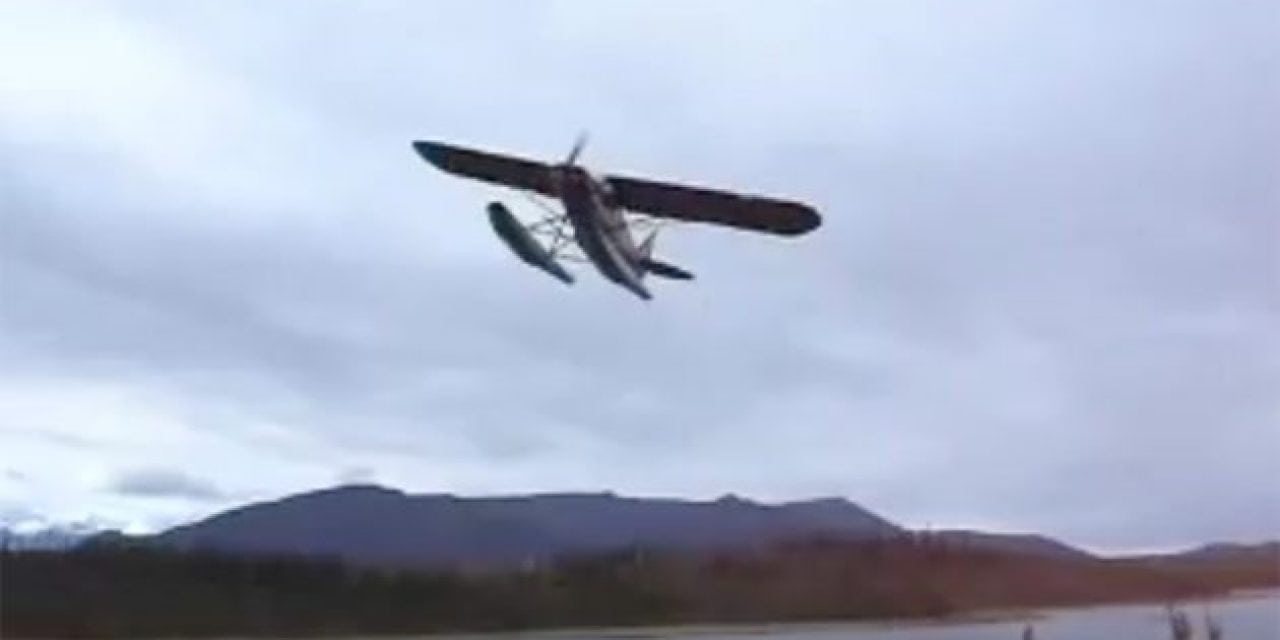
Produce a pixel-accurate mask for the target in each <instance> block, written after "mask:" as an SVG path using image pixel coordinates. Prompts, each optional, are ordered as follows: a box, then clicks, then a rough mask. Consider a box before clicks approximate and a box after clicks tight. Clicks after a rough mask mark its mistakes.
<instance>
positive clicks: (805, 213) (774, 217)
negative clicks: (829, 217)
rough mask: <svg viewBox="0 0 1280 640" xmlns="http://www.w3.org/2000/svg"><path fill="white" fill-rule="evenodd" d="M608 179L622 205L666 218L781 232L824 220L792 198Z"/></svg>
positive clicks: (788, 232) (796, 232) (792, 231)
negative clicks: (785, 198) (765, 196)
mask: <svg viewBox="0 0 1280 640" xmlns="http://www.w3.org/2000/svg"><path fill="white" fill-rule="evenodd" d="M606 181H607V182H608V183H609V186H610V187H611V189H612V190H613V197H614V199H615V202H616V204H617V205H618V206H620V207H622V208H624V209H630V210H632V211H638V212H641V213H647V214H649V215H652V216H657V217H662V218H671V219H675V220H686V221H690V222H706V223H710V224H718V225H724V226H729V227H736V228H739V229H746V230H750V231H760V232H765V233H775V234H779V235H799V234H802V233H807V232H809V231H812V230H813V229H816V228H817V227H818V225H819V224H821V222H822V220H821V218H820V217H819V216H818V212H817V211H815V210H814V209H813V207H810V206H808V205H806V204H802V203H799V202H793V201H790V200H778V199H774V198H764V197H759V196H750V195H742V194H737V193H731V192H727V191H717V190H714V189H706V188H703V187H693V186H686V185H680V184H674V183H669V182H656V181H652V180H641V179H637V178H627V177H620V176H609V177H608V178H606Z"/></svg>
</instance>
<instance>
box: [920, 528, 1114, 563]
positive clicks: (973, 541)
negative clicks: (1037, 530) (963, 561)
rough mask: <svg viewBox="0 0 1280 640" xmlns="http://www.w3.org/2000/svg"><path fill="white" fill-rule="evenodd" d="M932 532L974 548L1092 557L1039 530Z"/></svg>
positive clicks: (1064, 556)
mask: <svg viewBox="0 0 1280 640" xmlns="http://www.w3.org/2000/svg"><path fill="white" fill-rule="evenodd" d="M932 535H934V536H935V537H938V538H940V539H942V540H944V541H946V542H948V543H949V544H951V545H953V546H963V547H968V548H970V549H974V550H982V551H999V552H1002V553H1012V554H1020V555H1033V556H1041V557H1049V558H1062V559H1067V560H1070V559H1079V560H1084V559H1087V558H1092V557H1094V556H1093V555H1092V554H1090V553H1088V552H1087V551H1084V550H1083V549H1078V548H1076V547H1073V546H1070V545H1068V544H1066V543H1063V542H1061V541H1058V540H1054V539H1053V538H1049V537H1047V536H1042V535H1038V534H1027V533H989V532H984V531H968V530H954V529H953V530H944V531H937V532H934V533H933V534H932Z"/></svg>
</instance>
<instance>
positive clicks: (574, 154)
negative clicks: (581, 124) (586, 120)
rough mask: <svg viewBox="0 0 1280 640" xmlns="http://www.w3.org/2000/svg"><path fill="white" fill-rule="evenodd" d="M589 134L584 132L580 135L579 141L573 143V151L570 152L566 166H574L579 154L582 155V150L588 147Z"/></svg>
mask: <svg viewBox="0 0 1280 640" xmlns="http://www.w3.org/2000/svg"><path fill="white" fill-rule="evenodd" d="M587 137H588V136H587V132H586V131H583V132H582V133H580V134H578V139H577V140H576V141H575V142H574V143H573V150H572V151H570V152H569V158H568V159H567V160H565V161H564V163H565V164H566V165H570V166H572V165H573V163H574V162H577V160H578V154H580V153H582V148H583V147H585V146H587Z"/></svg>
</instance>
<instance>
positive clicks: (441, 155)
mask: <svg viewBox="0 0 1280 640" xmlns="http://www.w3.org/2000/svg"><path fill="white" fill-rule="evenodd" d="M413 148H414V150H416V151H417V152H418V155H420V156H422V158H423V159H424V160H426V161H427V162H430V163H431V164H433V165H435V166H436V167H437V168H439V169H441V170H442V171H446V172H448V173H452V174H454V175H458V176H462V177H464V178H471V179H473V180H482V181H484V182H491V183H493V184H499V185H502V186H504V187H512V188H515V189H525V190H528V191H535V192H537V193H540V194H542V195H544V196H549V197H555V196H556V193H555V186H554V185H553V184H552V182H551V167H550V166H549V165H546V164H543V163H541V162H535V161H533V160H525V159H524V158H518V157H515V156H508V155H501V154H497V153H489V152H487V151H477V150H475V149H468V148H465V147H457V146H454V145H448V144H443V143H439V142H427V141H421V140H420V141H417V142H414V143H413Z"/></svg>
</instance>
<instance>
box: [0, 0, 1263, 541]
mask: <svg viewBox="0 0 1280 640" xmlns="http://www.w3.org/2000/svg"><path fill="white" fill-rule="evenodd" d="M107 6H109V7H110V11H111V12H112V13H113V14H117V13H118V16H119V17H120V19H122V20H126V21H130V23H133V22H136V23H137V24H142V25H146V26H147V27H148V28H150V29H151V30H152V31H148V32H147V33H155V34H160V35H162V36H165V37H166V38H168V39H169V40H170V41H172V42H175V43H179V44H180V47H179V48H178V49H177V51H178V52H179V53H182V52H186V53H190V54H191V57H192V58H195V59H199V60H201V61H204V62H205V63H207V64H209V65H211V66H212V68H213V70H214V71H216V72H217V73H219V74H222V75H225V76H229V77H233V78H236V79H237V80H239V81H242V82H243V83H244V86H245V87H247V91H248V93H249V94H250V95H251V96H256V97H260V98H262V100H263V101H264V102H267V103H269V104H271V105H276V104H283V105H285V107H286V108H285V109H284V111H285V112H287V113H291V114H293V113H297V114H301V116H302V119H304V120H306V121H308V122H315V123H319V124H318V125H317V127H316V130H317V131H322V132H323V133H324V135H323V136H320V135H317V136H314V137H309V136H306V135H298V134H295V133H291V132H289V131H283V132H273V131H271V130H270V127H263V129H262V130H259V129H258V128H255V126H253V125H244V126H245V127H247V129H246V131H247V133H246V132H245V131H240V130H238V129H234V130H230V131H229V132H228V133H227V134H226V135H227V136H229V141H228V143H227V144H229V145H233V146H234V144H236V143H237V141H239V142H240V143H243V144H244V145H245V148H246V149H250V150H252V153H253V155H254V158H255V159H254V162H255V163H260V165H261V166H262V167H264V172H266V173H267V174H268V175H273V176H278V179H279V182H280V186H279V187H278V188H273V187H272V185H271V183H270V181H263V182H262V183H261V184H259V183H258V182H253V183H251V184H250V185H248V186H245V185H242V184H240V183H236V188H235V189H230V188H229V189H228V190H227V191H226V192H225V193H220V194H219V193H214V194H213V195H212V196H210V200H209V201H205V202H202V201H200V200H198V199H193V198H191V197H189V196H187V195H185V193H184V192H183V190H182V189H181V188H180V186H181V183H179V184H171V183H169V182H167V181H165V180H161V179H159V178H157V177H156V176H155V175H153V174H151V173H149V172H148V170H147V169H146V167H147V166H148V165H147V164H146V163H142V162H138V163H130V162H129V158H130V153H131V152H132V151H133V150H132V149H131V148H129V147H128V146H127V145H124V146H123V147H122V148H120V149H116V150H115V152H116V153H114V154H109V155H106V156H103V155H96V154H94V153H91V152H90V151H86V150H84V149H81V148H79V147H77V145H76V143H75V141H58V143H57V144H54V143H50V144H46V145H33V144H31V143H29V142H21V143H20V142H19V140H21V139H20V138H18V137H17V134H16V133H15V132H7V131H6V130H5V129H4V128H3V125H2V124H0V164H3V165H4V166H6V167H10V166H11V167H15V170H14V172H13V173H12V174H11V175H12V177H10V178H8V181H7V182H6V183H5V184H4V189H3V190H2V191H0V196H2V197H3V198H4V199H3V201H0V202H3V206H4V211H3V215H4V219H3V225H4V233H0V271H2V273H3V277H2V278H0V287H3V296H4V299H5V304H4V305H0V355H3V356H4V359H3V362H4V364H3V365H0V368H2V369H0V370H7V371H8V372H9V373H24V372H36V371H39V372H42V373H45V374H52V375H57V374H60V373H62V374H69V373H70V372H76V373H84V372H90V373H92V374H93V375H98V376H103V377H106V378H110V379H117V380H130V381H134V382H135V383H136V384H139V385H146V386H157V387H163V388H165V389H169V390H171V391H172V392H173V394H174V395H175V396H176V397H179V398H184V399H185V400H186V401H187V402H189V403H190V404H191V405H192V406H193V407H196V408H198V410H195V411H193V412H192V413H195V414H198V415H200V416H202V418H201V420H202V421H198V422H197V423H196V424H197V428H199V429H201V430H204V431H210V432H217V433H219V434H220V435H224V436H226V437H230V438H236V439H239V440H242V441H244V442H254V443H256V442H263V443H264V445H263V447H264V449H266V450H276V449H278V450H279V452H278V454H277V455H279V456H281V457H285V456H298V457H308V456H318V455H319V454H316V453H312V452H310V451H307V452H300V451H296V450H289V449H288V448H287V447H281V446H278V445H276V446H274V449H273V448H272V445H271V444H270V441H269V439H267V438H266V437H265V436H263V435H262V434H260V433H258V432H256V431H255V427H252V426H248V425H250V424H251V423H253V422H255V420H265V421H269V422H273V423H281V424H285V425H289V428H291V429H295V430H297V431H299V432H305V434H306V435H307V436H308V437H313V438H315V439H317V440H319V441H322V442H326V443H330V444H332V445H333V446H334V447H337V448H339V449H340V450H344V451H350V452H351V454H352V456H353V458H358V459H359V460H360V462H359V463H358V464H356V463H352V464H351V465H349V466H348V467H347V470H348V471H349V472H351V473H355V470H361V471H360V474H359V476H360V477H364V471H363V470H366V469H367V470H369V471H371V472H372V471H376V472H377V475H376V477H378V478H380V479H381V478H387V480H388V481H393V480H401V479H403V480H404V481H405V482H407V483H410V484H419V485H428V484H430V483H432V482H444V483H448V484H450V486H445V487H436V486H408V487H406V488H408V489H415V488H420V489H450V488H458V487H462V488H474V489H477V490H522V489H533V488H554V489H560V488H582V489H591V490H596V489H606V488H607V489H616V490H621V491H628V490H630V491H636V492H646V493H652V492H665V493H683V494H705V495H713V496H714V495H719V494H721V493H726V492H736V493H750V494H755V495H758V496H760V497H763V498H768V497H795V496H797V495H801V494H808V495H812V494H818V493H842V494H846V495H849V496H850V497H852V498H854V499H857V500H861V501H863V502H865V503H867V505H868V506H869V507H871V508H877V509H881V510H883V511H885V512H886V514H887V515H889V516H891V517H897V518H901V519H904V520H906V521H908V522H910V523H917V524H918V523H922V522H924V521H932V522H934V523H944V522H948V521H952V522H961V523H963V522H967V521H984V522H986V521H989V522H996V523H1001V524H1004V525H1007V526H1010V527H1013V528H1019V529H1040V530H1046V531H1049V532H1053V533H1060V534H1062V535H1064V536H1066V537H1068V538H1069V539H1072V540H1078V541H1082V542H1087V543H1090V544H1098V545H1124V544H1135V545H1144V544H1153V543H1163V542H1178V543H1181V542H1190V541H1195V540H1198V539H1202V538H1209V537H1247V536H1251V535H1255V534H1257V532H1266V531H1274V530H1276V523H1275V522H1274V521H1273V520H1271V519H1268V516H1267V515H1266V514H1262V513H1260V512H1259V510H1258V509H1256V508H1255V509H1248V508H1240V509H1238V510H1232V509H1228V505H1230V506H1232V507H1233V508H1234V507H1236V506H1241V507H1244V506H1247V505H1251V504H1252V505H1259V504H1275V503H1276V502H1278V501H1280V487H1276V485H1275V484H1274V483H1272V482H1268V481H1266V480H1265V479H1266V478H1268V477H1269V475H1268V474H1267V472H1266V467H1267V464H1268V461H1270V460H1273V459H1274V456H1275V455H1276V453H1277V452H1278V451H1280V425H1277V424H1276V422H1275V416H1276V404H1275V401H1274V400H1272V399H1271V397H1272V396H1273V395H1274V393H1273V391H1274V388H1275V387H1276V385H1277V384H1278V382H1280V345H1278V341H1280V337H1278V335H1277V333H1276V329H1275V327H1276V326H1280V284H1278V283H1277V275H1276V271H1275V270H1274V264H1275V259H1276V249H1275V245H1274V238H1275V237H1276V235H1277V232H1278V231H1280V229H1277V219H1276V218H1275V212H1276V211H1278V210H1280V186H1277V184H1276V183H1275V181H1274V180H1273V176H1274V175H1275V174H1276V171H1277V169H1278V168H1280V161H1278V160H1277V158H1276V156H1275V141H1276V140H1278V139H1280V130H1277V127H1278V126H1280V125H1277V123H1276V120H1275V119H1274V117H1273V116H1272V115H1271V114H1273V113H1275V112H1277V111H1280V87H1278V86H1277V81H1276V80H1275V78H1276V77H1278V76H1280V73H1277V70H1278V67H1280V53H1278V52H1277V46H1278V45H1276V44H1275V43H1274V38H1272V37H1270V34H1269V33H1267V29H1266V25H1267V21H1266V19H1265V18H1266V16H1265V15H1258V14H1259V13H1265V12H1266V10H1265V9H1259V10H1257V11H1255V10H1253V9H1250V8H1248V7H1239V6H1238V7H1233V8H1232V9H1230V10H1224V9H1222V8H1207V7H1204V6H1202V5H1196V4H1194V3H1159V4H1156V3H1137V4H1133V5H1126V6H1125V7H1115V6H1113V5H1112V4H1108V3H1076V4H1072V5H1070V6H1069V7H1068V6H1066V5H1054V4H1051V3H1024V4H1019V5H1016V6H1015V5H1006V4H1003V3H990V4H983V5H980V6H977V7H975V6H974V5H967V6H966V7H964V8H963V9H944V8H938V7H934V8H933V9H935V10H936V11H937V12H933V11H931V12H929V13H928V14H927V15H926V14H924V13H922V12H920V11H918V9H913V8H910V7H907V6H905V5H903V6H898V5H890V6H881V5H874V4H861V5H860V4H854V3H840V2H837V3H832V4H830V5H818V4H810V5H805V6H803V7H799V8H797V9H796V10H794V11H792V10H788V11H785V12H780V13H777V14H776V15H775V14H774V13H769V14H767V15H765V14H763V13H762V14H759V15H753V12H750V11H745V12H744V11H734V12H733V15H734V16H737V17H734V18H732V19H730V20H729V21H728V22H725V23H724V24H723V25H721V27H718V28H716V29H711V28H708V25H710V24H711V23H713V22H714V23H716V24H717V25H720V24H721V21H722V18H723V15H721V14H719V13H717V12H715V11H712V10H710V9H699V8H697V7H693V8H689V9H687V10H683V11H682V12H681V13H679V14H678V15H677V16H675V17H668V16H664V17H663V18H662V19H661V20H659V19H658V17H657V16H655V15H654V14H651V13H648V12H645V11H640V10H637V9H633V8H624V7H620V6H617V5H604V6H595V5H592V6H588V5H577V4H572V3H568V4H550V5H545V6H540V7H539V8H536V9H535V8H530V7H528V6H525V7H520V8H512V7H509V6H508V5H505V4H504V5H501V6H500V7H499V6H497V5H495V6H492V7H488V8H487V9H488V10H486V9H485V8H483V7H482V8H476V9H464V8H459V7H443V8H442V7H435V8H433V9H432V10H426V9H424V8H422V7H420V6H418V5H416V4H411V3H409V4H396V3H380V4H377V5H371V8H370V7H366V8H359V9H352V8H340V7H338V6H336V5H335V6H326V5H319V6H318V7H317V6H316V5H313V4H307V5H306V8H305V9H303V8H302V5H300V4H296V5H295V4H289V3H273V4H272V5H271V6H268V7H261V6H257V5H253V6H250V5H249V4H243V5H237V4H234V3H211V4H208V5H182V6H176V5H171V4H168V3H123V4H119V5H107ZM735 6H736V5H735ZM494 9H500V13H499V14H495V13H494V11H492V10H494ZM757 10H758V11H760V12H765V11H768V10H767V9H766V8H765V7H763V6H760V7H757ZM957 11H963V12H964V13H965V19H963V20H960V19H958V17H957V16H956V15H953V14H951V12H957ZM263 12H266V14H274V15H275V17H276V18H278V19H268V18H267V17H264V13H263ZM495 15H497V17H495ZM286 18H287V20H286ZM669 18H670V19H669ZM286 22H287V23H290V24H297V25H298V28H297V29H291V30H289V33H283V32H280V31H279V30H273V29H268V28H265V27H263V25H270V24H283V23H286ZM658 22H661V23H663V24H662V25H661V26H662V28H658V26H659V25H658V24H656V23H658ZM1273 23H1274V21H1273ZM333 24H342V25H343V27H344V28H343V29H342V30H341V33H342V34H343V35H342V36H341V38H342V39H343V43H341V46H339V44H338V43H334V42H332V41H330V40H328V39H324V38H320V37H319V36H318V35H317V34H321V33H332V30H330V29H327V28H326V25H333ZM685 32H690V33H698V34H699V37H698V38H688V37H685V36H684V35H682V34H684V33H685ZM747 42H750V43H753V44H751V45H750V46H748V45H746V44H744V43H747ZM442 52H450V53H449V54H448V55H445V54H444V53H442ZM301 61H305V64H302V63H301ZM189 126H190V127H191V128H192V129H197V130H198V129H200V128H201V127H204V126H211V125H208V123H204V122H192V123H189ZM579 127H587V128H590V129H591V130H592V131H593V133H594V137H593V139H594V142H593V143H592V145H591V146H590V147H588V150H587V160H589V161H591V162H592V163H593V164H598V165H599V166H600V168H601V169H603V170H615V169H616V170H618V171H626V172H632V173H646V174H652V175H658V176H659V177H670V178H675V179H688V180H691V181H701V182H708V183H717V184H728V185H734V186H740V187H743V188H749V189H758V190H764V191H770V192H783V193H786V194H788V195H794V196H796V197H803V198H806V199H811V200H813V201H815V202H817V203H818V204H819V205H820V207H821V208H822V210H823V212H824V214H825V215H826V222H825V224H824V226H823V228H822V229H821V230H820V231H819V233H817V234H815V235H813V236H808V237H806V238H803V239H800V240H798V241H795V242H791V241H784V240H775V239H771V238H761V237H757V236H753V235H750V234H739V233H734V232H727V231H724V230H719V229H714V230H713V229H704V228H698V227H678V228H676V229H673V230H671V231H670V232H666V233H665V234H664V236H663V237H662V238H661V239H660V243H659V251H660V252H661V253H662V255H663V256H664V257H667V258H669V259H670V260H672V261H673V262H675V263H677V264H682V265H686V266H688V267H689V268H690V269H691V270H693V271H694V272H695V273H697V274H698V276H699V279H698V280H697V281H695V282H694V283H692V284H684V283H677V284H674V285H668V284H667V283H662V284H661V285H659V286H658V291H659V295H658V299H657V300H656V301H655V302H654V303H651V304H647V305H646V304H640V303H637V302H636V301H634V300H632V299H630V298H628V297H627V296H626V295H625V294H621V293H618V292H615V291H614V290H612V289H611V288H609V287H608V286H606V285H604V284H601V283H599V282H597V281H596V279H595V278H593V277H592V276H591V274H589V273H584V274H583V276H584V277H583V279H582V282H581V283H580V284H579V285H578V286H577V287H575V288H574V289H565V288H563V287H561V286H560V285H559V284H557V283H554V282H552V281H550V280H548V279H547V278H545V276H542V275H541V274H538V273H536V272H533V271H532V270H528V269H526V268H524V267H523V266H521V265H519V264H518V263H515V262H513V261H511V260H509V259H508V258H507V256H505V255H504V254H503V253H502V249H501V247H500V246H499V245H497V244H496V243H494V242H493V241H492V239H491V238H489V237H488V230H487V228H486V227H485V225H484V223H483V220H482V219H481V218H480V215H481V214H480V207H481V206H482V204H483V201H484V198H486V197H489V195H490V194H489V192H488V191H485V190H481V189H478V188H473V187H472V186H468V185H463V184H460V183H459V182H458V181H455V180H452V179H449V178H447V177H444V176H440V175H439V174H436V173H433V172H431V171H429V170H428V169H427V168H426V167H424V166H422V165H421V163H420V162H418V160H417V159H416V158H414V157H413V156H412V154H411V153H410V151H409V147H408V141H409V140H411V139H413V138H414V137H419V136H421V137H447V138H451V139H457V140H460V141H463V142H470V143H474V144H482V145H486V146H492V147H498V148H506V149H510V150H513V151H519V152H524V153H530V154H539V155H545V156H554V155H556V154H559V153H563V147H564V146H565V145H567V143H568V142H569V141H570V138H571V137H572V134H573V133H575V132H576V130H577V129H578V128H579ZM251 137H252V138H253V139H252V140H250V139H249V138H251ZM175 144H179V141H175ZM246 153H248V152H246ZM205 161H206V162H207V163H209V164H210V173H211V174H213V175H219V174H221V173H222V172H225V171H228V170H229V169H227V167H228V166H231V167H234V165H235V164H236V163H237V162H238V161H240V158H238V157H237V154H227V155H225V156H218V157H210V158H207V159H206V160H205ZM255 166H256V165H255ZM264 184H265V185H266V186H263V185H264ZM297 185H303V187H304V188H302V189H300V191H303V192H308V191H309V192H310V193H305V194H303V195H299V194H298V193H295V191H298V190H299V189H298V187H297ZM260 192H261V193H260ZM511 203H512V204H513V206H514V207H516V208H517V209H520V210H522V211H523V210H524V209H526V208H527V207H528V205H527V204H526V203H525V202H524V201H523V200H519V199H516V198H515V197H513V198H512V200H511ZM211 407H217V408H219V410H220V411H213V410H212V409H211ZM239 418H253V419H254V420H249V419H244V420H241V419H239ZM317 463H318V464H322V465H323V466H324V468H326V469H330V470H332V469H334V468H335V466H334V464H333V462H332V460H318V461H317ZM341 464H347V463H346V462H343V463H341ZM398 465H403V467H401V466H398ZM392 468H396V469H399V468H413V469H419V468H420V469H424V471H421V472H420V473H421V474H422V475H404V473H401V474H400V475H396V474H395V473H391V472H390V471H389V470H390V469H392ZM434 469H447V471H440V472H439V473H440V474H442V475H432V474H433V473H435V472H434V471H431V470H434ZM326 473H332V471H327V472H326ZM450 474H452V475H450ZM343 477H347V476H343ZM351 477H354V476H351ZM217 480H218V481H219V482H221V479H217ZM1135 505H1140V506H1135Z"/></svg>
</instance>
